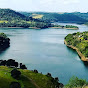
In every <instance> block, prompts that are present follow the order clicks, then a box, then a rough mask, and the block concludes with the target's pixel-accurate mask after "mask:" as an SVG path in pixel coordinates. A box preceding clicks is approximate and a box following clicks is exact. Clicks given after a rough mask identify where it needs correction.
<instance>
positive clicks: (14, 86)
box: [10, 82, 21, 88]
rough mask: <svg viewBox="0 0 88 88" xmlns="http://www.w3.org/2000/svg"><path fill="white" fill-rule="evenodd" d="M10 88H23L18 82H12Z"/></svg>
mask: <svg viewBox="0 0 88 88" xmlns="http://www.w3.org/2000/svg"><path fill="white" fill-rule="evenodd" d="M10 88H21V85H20V83H18V82H11V84H10Z"/></svg>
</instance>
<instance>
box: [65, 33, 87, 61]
mask: <svg viewBox="0 0 88 88" xmlns="http://www.w3.org/2000/svg"><path fill="white" fill-rule="evenodd" d="M64 43H65V44H66V45H67V46H68V47H70V48H72V49H74V50H76V51H77V53H78V55H79V56H80V58H81V60H82V61H87V62H88V32H82V33H81V32H77V33H73V34H68V35H67V36H66V37H65V40H64Z"/></svg>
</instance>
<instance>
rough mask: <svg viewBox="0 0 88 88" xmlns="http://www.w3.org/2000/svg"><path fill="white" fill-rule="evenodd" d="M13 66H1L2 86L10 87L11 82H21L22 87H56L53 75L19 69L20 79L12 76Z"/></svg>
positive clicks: (0, 83)
mask: <svg viewBox="0 0 88 88" xmlns="http://www.w3.org/2000/svg"><path fill="white" fill-rule="evenodd" d="M12 70H13V68H9V67H6V66H0V88H9V85H10V84H11V82H19V83H20V84H21V88H51V87H52V88H55V85H54V84H53V83H52V81H51V77H48V76H46V75H43V74H40V73H34V72H33V71H29V70H22V69H18V70H19V71H20V72H21V76H20V78H19V80H16V79H14V78H13V77H12V76H11V71H12Z"/></svg>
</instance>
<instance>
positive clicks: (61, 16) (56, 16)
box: [20, 12, 88, 23]
mask: <svg viewBox="0 0 88 88" xmlns="http://www.w3.org/2000/svg"><path fill="white" fill-rule="evenodd" d="M20 13H21V14H23V15H25V16H32V17H34V16H38V15H43V16H42V17H41V18H39V19H42V20H47V21H50V22H58V21H62V22H76V23H77V22H79V23H80V22H87V21H88V19H85V17H81V16H80V15H82V14H80V15H79V14H78V15H77V14H74V13H53V12H52V13H49V12H31V13H30V12H29V13H28V12H20ZM34 14H35V15H34Z"/></svg>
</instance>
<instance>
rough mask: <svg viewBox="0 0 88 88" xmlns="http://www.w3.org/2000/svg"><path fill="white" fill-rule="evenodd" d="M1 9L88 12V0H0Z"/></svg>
mask: <svg viewBox="0 0 88 88" xmlns="http://www.w3.org/2000/svg"><path fill="white" fill-rule="evenodd" d="M0 8H10V9H13V10H16V11H27V12H30V11H36V12H37V11H39V12H43V11H44V12H76V11H77V12H88V0H0Z"/></svg>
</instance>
